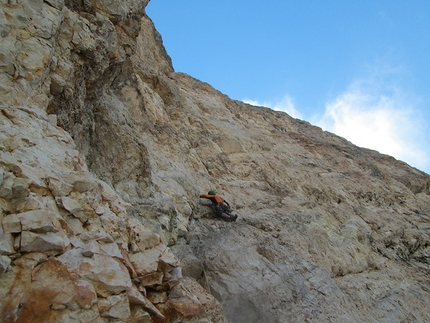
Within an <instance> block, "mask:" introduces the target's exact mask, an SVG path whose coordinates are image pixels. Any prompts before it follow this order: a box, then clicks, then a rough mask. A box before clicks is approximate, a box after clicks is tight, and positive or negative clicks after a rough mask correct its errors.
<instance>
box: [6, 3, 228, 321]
mask: <svg viewBox="0 0 430 323" xmlns="http://www.w3.org/2000/svg"><path fill="white" fill-rule="evenodd" d="M147 3H148V1H132V0H131V1H121V2H109V1H108V2H105V1H93V2H80V1H66V3H64V2H63V1H38V0H35V1H15V0H12V1H3V2H2V3H1V7H0V33H1V35H0V36H1V46H0V102H1V103H0V129H1V131H0V211H1V214H0V223H1V225H0V298H1V300H2V301H1V302H0V321H1V322H5V323H7V322H30V321H31V322H152V321H154V322H177V321H181V322H184V321H189V320H196V319H197V320H199V321H202V322H211V321H213V320H212V319H211V317H216V316H219V319H218V321H220V320H221V321H222V320H223V316H222V309H221V307H220V306H219V304H218V303H217V302H216V300H215V299H214V298H213V297H212V296H211V295H209V294H207V293H206V292H205V291H204V290H202V289H201V288H199V287H197V286H196V285H194V283H193V281H191V280H189V279H188V280H186V279H185V280H183V279H182V273H181V267H179V265H180V264H179V261H178V259H177V258H176V257H175V256H174V255H173V253H172V252H171V251H170V248H169V247H168V246H167V243H168V242H169V241H168V240H167V241H166V239H164V237H162V236H160V235H159V234H157V233H154V232H153V231H152V230H151V229H150V228H149V227H148V226H146V225H144V224H143V223H142V221H141V219H140V217H132V216H130V214H129V213H127V208H129V207H130V206H131V205H130V204H129V203H128V202H126V201H124V199H123V198H121V197H120V196H119V195H118V193H117V192H115V191H114V189H113V188H112V186H115V185H117V186H118V187H119V189H120V190H121V188H122V187H125V189H123V190H122V191H123V192H126V191H131V192H134V193H135V194H136V196H137V197H139V198H141V199H143V198H145V197H147V196H148V195H149V189H150V186H151V185H150V178H151V165H150V163H149V160H148V157H147V151H146V147H145V146H144V145H143V144H142V138H141V137H140V136H139V135H138V134H136V133H134V132H132V131H130V130H129V129H128V127H127V120H126V118H124V116H123V115H122V114H127V116H128V117H130V118H134V119H135V120H136V121H137V119H139V115H141V114H142V106H143V101H142V95H141V94H140V93H138V90H137V89H138V84H139V79H138V78H137V77H136V76H134V74H133V72H132V65H133V62H132V58H133V55H134V54H135V53H136V55H140V56H145V60H146V61H145V63H144V64H143V65H142V67H141V68H142V69H146V70H147V71H149V72H150V73H155V74H157V73H161V72H165V71H171V70H172V67H171V63H170V58H168V56H167V55H166V54H165V52H163V50H162V49H159V53H158V52H157V51H153V50H148V47H147V46H149V48H152V47H153V46H154V44H155V43H154V42H156V41H157V37H158V38H159V36H158V35H157V33H156V31H155V30H154V29H153V26H152V22H151V21H150V20H149V19H148V18H147V17H145V16H144V8H145V6H146V5H147ZM142 18H143V19H142ZM142 26H143V27H144V28H143V30H145V31H146V32H144V33H142V34H140V36H139V32H140V30H141V28H142ZM138 36H139V39H141V44H140V45H139V46H140V47H139V48H138V47H137V45H136V44H137V43H136V38H137V37H138ZM158 41H159V40H158ZM149 56H150V57H149ZM157 60H159V61H160V63H158V62H157ZM147 64H150V65H147ZM121 100H123V101H124V102H122V101H121ZM139 126H141V127H145V121H142V123H141V124H140V125H139ZM88 166H89V167H90V168H88ZM101 179H104V180H105V181H102V180H101ZM130 179H133V181H131V182H132V185H131V186H132V187H131V188H128V187H127V185H128V182H130ZM123 196H125V197H127V194H126V193H124V194H123ZM129 200H130V198H129ZM194 290H195V291H196V294H193V291H194ZM206 308H208V310H206ZM209 309H210V310H209ZM214 309H215V310H214Z"/></svg>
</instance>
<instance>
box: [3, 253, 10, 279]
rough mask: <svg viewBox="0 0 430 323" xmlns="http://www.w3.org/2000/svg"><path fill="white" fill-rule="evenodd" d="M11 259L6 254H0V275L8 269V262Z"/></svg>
mask: <svg viewBox="0 0 430 323" xmlns="http://www.w3.org/2000/svg"><path fill="white" fill-rule="evenodd" d="M11 262H12V261H11V259H10V258H9V257H7V256H0V277H1V276H3V274H4V273H5V272H6V271H8V270H10V264H11Z"/></svg>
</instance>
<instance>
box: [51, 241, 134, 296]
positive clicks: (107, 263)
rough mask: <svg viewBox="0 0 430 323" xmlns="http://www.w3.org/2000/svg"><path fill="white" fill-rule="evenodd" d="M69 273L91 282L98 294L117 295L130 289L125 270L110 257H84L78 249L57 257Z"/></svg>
mask: <svg viewBox="0 0 430 323" xmlns="http://www.w3.org/2000/svg"><path fill="white" fill-rule="evenodd" d="M58 260H59V261H61V262H62V263H63V264H65V266H66V267H67V268H68V270H69V271H71V272H74V273H76V274H78V275H79V276H80V277H85V278H87V279H90V280H92V281H93V284H94V286H95V287H96V290H97V292H98V293H101V294H103V295H108V294H109V293H114V294H119V293H121V292H123V291H125V290H126V289H127V288H129V287H131V284H132V283H131V278H130V275H129V273H128V271H127V268H126V267H125V266H124V265H123V264H122V263H121V262H119V261H117V260H115V259H114V258H112V257H109V256H105V255H101V254H93V256H92V257H91V258H88V257H84V256H83V255H82V253H81V252H80V250H79V249H73V250H70V251H67V252H65V253H64V254H62V255H61V256H59V257H58Z"/></svg>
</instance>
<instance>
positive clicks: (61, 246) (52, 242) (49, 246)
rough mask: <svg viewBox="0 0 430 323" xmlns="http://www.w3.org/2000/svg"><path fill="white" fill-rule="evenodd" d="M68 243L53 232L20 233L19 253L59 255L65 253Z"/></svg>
mask: <svg viewBox="0 0 430 323" xmlns="http://www.w3.org/2000/svg"><path fill="white" fill-rule="evenodd" d="M69 243H70V241H69V240H68V239H67V237H65V236H64V237H62V236H60V235H57V234H55V233H53V232H47V233H34V232H30V231H22V232H21V241H20V251H21V252H49V253H52V254H59V253H62V252H64V251H65V249H66V247H67V246H68V245H69Z"/></svg>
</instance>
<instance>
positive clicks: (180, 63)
mask: <svg viewBox="0 0 430 323" xmlns="http://www.w3.org/2000/svg"><path fill="white" fill-rule="evenodd" d="M146 13H147V14H148V16H149V17H150V18H151V19H152V21H153V22H154V24H155V27H156V29H157V30H158V31H159V32H160V34H161V35H162V38H163V43H164V46H165V47H166V50H167V52H168V54H169V55H170V57H171V58H172V61H173V67H174V69H175V71H177V72H183V73H186V74H189V75H191V76H193V77H195V78H197V79H199V80H201V81H204V82H207V83H209V84H210V85H212V86H213V87H214V88H216V89H217V90H219V91H221V92H223V93H224V94H226V95H228V96H229V97H230V98H232V99H235V100H241V101H244V102H247V103H250V104H254V105H258V106H265V107H269V108H272V109H275V110H279V111H284V112H286V113H288V114H289V115H291V116H292V117H295V118H299V119H302V120H306V121H308V122H310V123H312V124H313V125H317V126H319V127H321V128H322V129H324V130H326V131H330V132H333V133H335V134H337V135H339V136H341V137H344V138H346V139H347V140H349V141H351V142H352V143H354V144H355V145H357V146H360V147H365V148H370V149H374V150H377V151H379V152H381V153H383V154H387V155H391V156H393V157H395V158H397V159H400V160H403V161H405V162H407V163H408V164H409V165H411V166H413V167H416V168H418V169H420V170H422V171H425V172H426V173H427V174H430V1H429V0H423V1H422V0H324V1H323V0H291V1H286V0H270V1H255V0H246V1H245V0H235V1H231V0H229V1H227V0H218V1H211V0H205V1H202V0H186V1H178V0H152V1H151V2H150V3H149V4H148V6H147V8H146Z"/></svg>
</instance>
